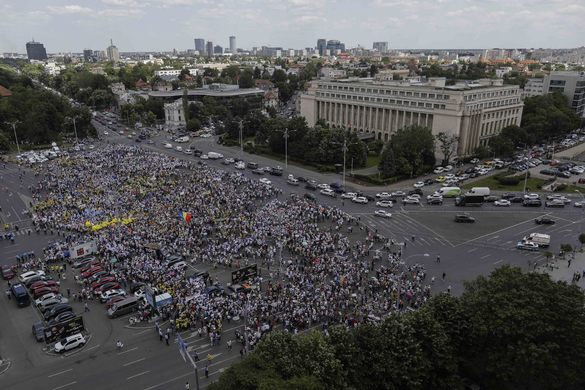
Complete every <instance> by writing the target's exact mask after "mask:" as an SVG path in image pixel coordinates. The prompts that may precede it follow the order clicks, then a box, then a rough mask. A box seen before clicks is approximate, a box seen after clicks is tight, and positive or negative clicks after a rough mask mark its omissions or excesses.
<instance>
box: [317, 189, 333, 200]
mask: <svg viewBox="0 0 585 390" xmlns="http://www.w3.org/2000/svg"><path fill="white" fill-rule="evenodd" d="M319 193H321V195H325V196H329V197H331V198H335V192H334V191H333V190H332V189H331V188H325V189H322V190H321V191H319Z"/></svg>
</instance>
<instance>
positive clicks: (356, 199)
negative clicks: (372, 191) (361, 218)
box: [351, 196, 368, 204]
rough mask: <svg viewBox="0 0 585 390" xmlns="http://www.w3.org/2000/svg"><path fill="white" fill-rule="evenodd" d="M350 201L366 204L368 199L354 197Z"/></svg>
mask: <svg viewBox="0 0 585 390" xmlns="http://www.w3.org/2000/svg"><path fill="white" fill-rule="evenodd" d="M351 201H352V202H353V203H360V204H368V199H367V198H366V197H365V196H356V197H355V198H353V199H352V200H351Z"/></svg>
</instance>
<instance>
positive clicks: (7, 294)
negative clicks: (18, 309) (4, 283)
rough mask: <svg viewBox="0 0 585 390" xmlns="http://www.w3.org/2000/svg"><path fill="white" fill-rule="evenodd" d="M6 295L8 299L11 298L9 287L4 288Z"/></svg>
mask: <svg viewBox="0 0 585 390" xmlns="http://www.w3.org/2000/svg"><path fill="white" fill-rule="evenodd" d="M6 297H7V298H8V299H9V300H10V299H12V294H10V289H8V290H6Z"/></svg>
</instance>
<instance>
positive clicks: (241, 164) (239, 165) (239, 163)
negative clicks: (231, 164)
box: [235, 161, 246, 170]
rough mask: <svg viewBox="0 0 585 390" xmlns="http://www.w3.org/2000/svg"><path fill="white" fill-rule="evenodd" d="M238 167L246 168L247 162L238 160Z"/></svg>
mask: <svg viewBox="0 0 585 390" xmlns="http://www.w3.org/2000/svg"><path fill="white" fill-rule="evenodd" d="M235 167H236V169H240V170H241V169H246V163H245V162H243V161H238V162H237V163H236V165H235Z"/></svg>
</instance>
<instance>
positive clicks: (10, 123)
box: [4, 121, 20, 154]
mask: <svg viewBox="0 0 585 390" xmlns="http://www.w3.org/2000/svg"><path fill="white" fill-rule="evenodd" d="M4 123H6V124H7V125H10V126H12V131H14V140H15V141H16V150H17V151H18V154H20V145H19V144H18V136H17V135H16V125H17V124H19V123H20V121H12V122H4Z"/></svg>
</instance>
